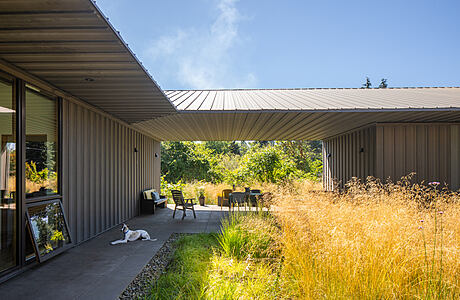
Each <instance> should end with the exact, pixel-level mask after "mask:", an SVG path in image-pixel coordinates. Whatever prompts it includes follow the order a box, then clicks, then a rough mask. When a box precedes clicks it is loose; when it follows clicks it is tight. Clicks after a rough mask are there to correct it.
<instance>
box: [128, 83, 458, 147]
mask: <svg viewBox="0 0 460 300" xmlns="http://www.w3.org/2000/svg"><path fill="white" fill-rule="evenodd" d="M166 94H167V95H168V96H170V99H171V101H172V102H173V103H174V104H175V105H176V107H178V109H179V114H176V115H171V116H166V117H162V118H158V119H156V120H151V121H145V122H141V123H138V124H136V125H135V126H137V127H138V128H139V129H143V130H146V131H149V132H152V134H154V135H155V136H156V138H158V139H159V140H176V141H177V140H191V141H193V140H319V139H326V138H328V137H331V136H335V135H338V134H342V133H344V132H347V131H350V130H353V129H356V128H360V127H363V126H368V125H371V124H375V123H409V122H410V123H427V122H430V123H439V122H441V123H446V122H449V123H450V122H454V123H456V122H460V88H409V89H407V88H399V89H372V90H366V89H291V90H217V91H166Z"/></svg>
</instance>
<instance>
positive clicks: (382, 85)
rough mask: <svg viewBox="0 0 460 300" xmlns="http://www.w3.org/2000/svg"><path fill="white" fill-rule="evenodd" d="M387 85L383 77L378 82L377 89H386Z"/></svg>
mask: <svg viewBox="0 0 460 300" xmlns="http://www.w3.org/2000/svg"><path fill="white" fill-rule="evenodd" d="M387 87H388V84H387V80H386V79H385V78H382V80H381V81H380V84H379V89H386V88H387Z"/></svg>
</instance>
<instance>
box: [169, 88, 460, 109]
mask: <svg viewBox="0 0 460 300" xmlns="http://www.w3.org/2000/svg"><path fill="white" fill-rule="evenodd" d="M165 93H166V95H167V96H168V97H169V99H170V100H171V102H172V103H173V104H174V105H175V106H176V107H177V109H178V110H179V111H181V112H204V111H267V110H268V111H318V110H319V111H322V110H412V109H414V110H418V109H429V110H430V109H460V87H448V88H436V87H432V88H387V89H263V90H251V89H247V90H241V89H234V90H181V91H175V90H169V91H165Z"/></svg>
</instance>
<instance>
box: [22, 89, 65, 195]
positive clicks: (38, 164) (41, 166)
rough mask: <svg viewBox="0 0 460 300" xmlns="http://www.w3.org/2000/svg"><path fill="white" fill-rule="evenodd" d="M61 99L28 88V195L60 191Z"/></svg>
mask: <svg viewBox="0 0 460 300" xmlns="http://www.w3.org/2000/svg"><path fill="white" fill-rule="evenodd" d="M58 145H59V143H58V101H56V100H55V99H50V98H47V97H45V96H43V95H42V94H39V93H38V91H37V90H36V89H33V88H30V87H29V88H27V89H26V159H25V180H26V187H25V188H26V198H32V197H40V196H49V195H56V194H58V193H59V191H58V163H59V162H58V150H59V149H58Z"/></svg>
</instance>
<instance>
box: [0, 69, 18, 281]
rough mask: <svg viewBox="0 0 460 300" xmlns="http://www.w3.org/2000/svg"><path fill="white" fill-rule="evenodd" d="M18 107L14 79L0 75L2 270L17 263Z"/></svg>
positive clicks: (0, 248) (0, 241) (0, 253)
mask: <svg viewBox="0 0 460 300" xmlns="http://www.w3.org/2000/svg"><path fill="white" fill-rule="evenodd" d="M15 109H16V107H15V101H13V84H12V81H8V80H4V79H3V78H0V272H2V271H5V270H7V269H9V268H12V267H14V266H16V265H17V264H18V261H17V242H18V240H17V228H16V226H17V222H16V218H17V213H16V204H17V201H16V199H17V198H16V197H17V195H16V112H15Z"/></svg>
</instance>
